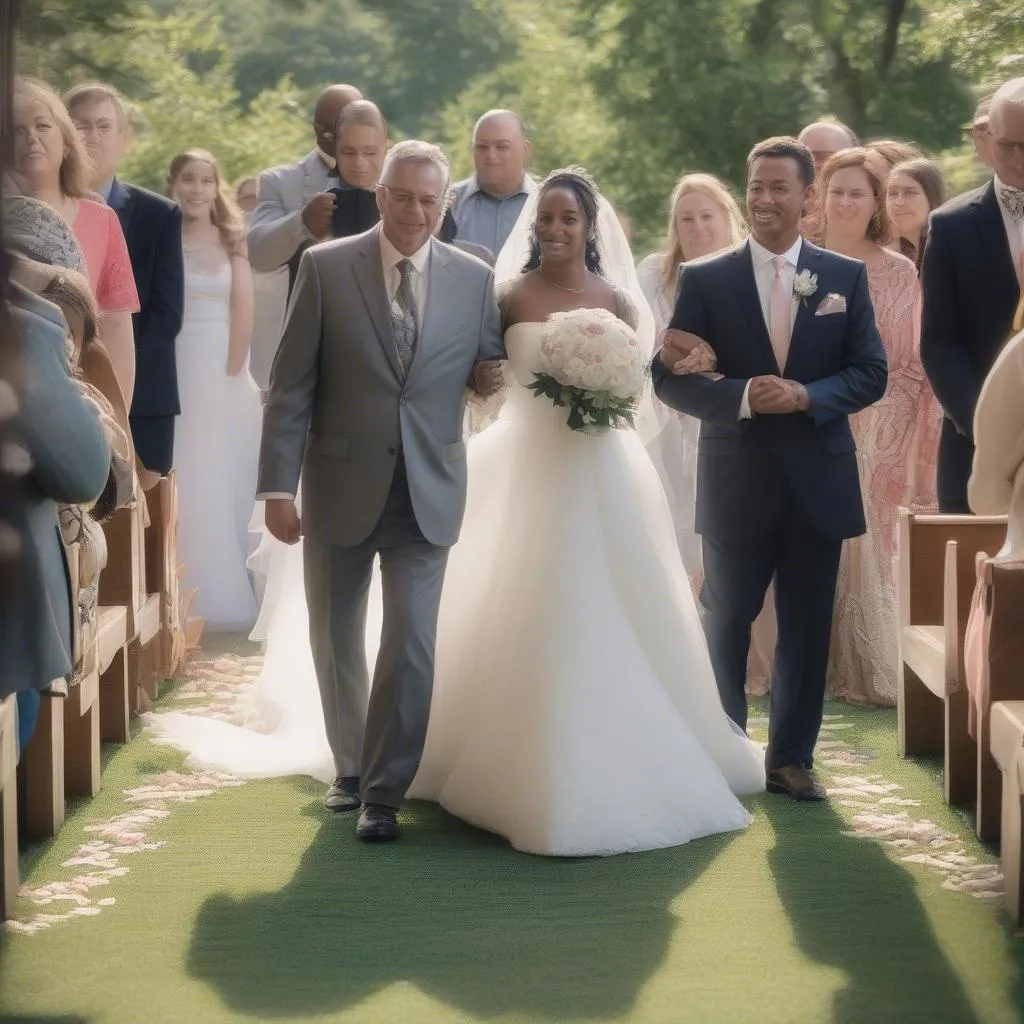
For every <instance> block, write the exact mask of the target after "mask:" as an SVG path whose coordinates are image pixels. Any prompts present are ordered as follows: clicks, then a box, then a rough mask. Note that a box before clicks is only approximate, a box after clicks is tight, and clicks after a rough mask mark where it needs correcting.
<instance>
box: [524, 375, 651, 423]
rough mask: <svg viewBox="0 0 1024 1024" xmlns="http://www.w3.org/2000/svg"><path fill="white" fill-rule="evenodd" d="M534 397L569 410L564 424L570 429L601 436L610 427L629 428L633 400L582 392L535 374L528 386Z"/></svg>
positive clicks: (633, 410)
mask: <svg viewBox="0 0 1024 1024" xmlns="http://www.w3.org/2000/svg"><path fill="white" fill-rule="evenodd" d="M527 386H528V387H529V389H530V390H531V391H532V392H533V393H534V395H535V396H536V397H537V398H547V399H549V400H550V401H551V402H552V403H553V404H554V405H557V406H558V407H559V408H566V409H568V410H569V416H568V418H567V419H566V421H565V422H566V423H567V424H568V425H569V429H570V430H581V431H583V432H584V433H603V432H604V431H606V430H610V429H611V428H612V427H616V428H622V427H632V426H633V417H634V415H635V414H636V398H635V397H632V398H619V396H618V395H613V394H611V392H608V391H584V390H583V388H576V387H572V386H570V385H568V384H562V383H560V382H559V381H557V380H555V378H554V377H551V376H549V375H548V374H546V373H534V375H533V383H532V384H529V385H527Z"/></svg>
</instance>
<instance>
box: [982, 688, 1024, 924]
mask: <svg viewBox="0 0 1024 1024" xmlns="http://www.w3.org/2000/svg"><path fill="white" fill-rule="evenodd" d="M989 726H990V729H989V735H990V736H991V741H992V756H993V757H994V758H995V761H996V764H997V765H998V766H999V768H1000V770H1001V772H1002V790H1003V793H1002V836H1001V840H1000V860H1001V861H1002V869H1003V886H1004V893H1005V896H1004V899H1005V904H1006V909H1007V911H1008V912H1009V914H1010V916H1011V917H1012V918H1013V920H1014V921H1015V922H1016V923H1017V924H1018V925H1020V924H1024V891H1022V889H1021V872H1022V868H1024V858H1022V852H1024V851H1022V847H1021V811H1022V809H1024V701H998V702H996V703H995V704H993V705H992V707H991V709H990V713H989Z"/></svg>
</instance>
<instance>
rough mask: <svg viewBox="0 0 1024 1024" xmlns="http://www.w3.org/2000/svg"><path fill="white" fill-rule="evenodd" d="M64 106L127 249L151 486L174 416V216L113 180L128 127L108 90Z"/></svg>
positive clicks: (139, 435) (75, 97) (133, 417)
mask: <svg viewBox="0 0 1024 1024" xmlns="http://www.w3.org/2000/svg"><path fill="white" fill-rule="evenodd" d="M64 103H65V106H66V107H67V109H68V113H69V114H70V115H71V120H72V121H73V122H74V125H75V127H76V128H77V129H78V132H79V135H80V136H81V138H82V141H83V142H84V143H85V148H86V151H87V153H88V156H89V158H90V160H91V161H92V177H91V187H92V188H93V189H94V191H96V192H97V193H99V194H100V195H101V196H102V197H103V199H104V200H105V201H106V203H107V205H108V206H109V207H110V208H111V209H112V210H113V211H114V212H115V213H116V214H117V218H118V220H119V221H120V224H121V229H122V231H123V232H124V237H125V241H126V243H127V245H128V255H129V257H130V258H131V265H132V275H133V277H134V279H135V287H136V289H137V290H138V294H139V307H140V308H139V311H138V312H137V313H135V315H134V316H133V317H132V326H133V332H134V336H135V389H134V393H133V394H132V395H131V397H130V398H129V408H130V423H131V431H132V441H133V443H134V445H135V451H136V454H137V455H138V457H139V460H140V461H141V462H142V464H143V465H144V466H145V467H146V469H148V470H150V471H151V473H152V474H153V475H154V477H153V479H154V482H155V478H156V477H158V476H164V475H166V474H167V473H168V472H169V471H170V469H171V463H172V460H173V453H174V420H175V417H176V416H177V414H178V412H179V411H180V405H179V402H178V384H177V378H176V375H175V364H174V339H175V338H176V337H177V336H178V332H179V331H180V330H181V317H182V308H183V306H184V302H185V298H184V268H183V265H182V257H181V211H180V210H179V209H178V207H177V206H175V204H174V203H172V202H171V201H170V200H168V199H167V198H166V197H165V196H159V195H157V194H156V193H155V192H150V191H149V190H148V189H144V188H140V187H139V186H138V185H129V184H127V183H125V182H122V181H121V180H119V179H118V177H117V169H118V165H119V163H120V161H121V158H122V156H123V155H124V153H125V150H126V148H127V146H128V142H129V138H130V124H129V120H128V111H127V108H126V107H125V103H124V100H123V99H122V98H121V96H120V95H119V94H118V93H117V91H116V90H115V89H113V88H111V87H110V86H109V85H101V84H92V85H80V86H78V87H77V88H75V89H72V90H71V91H70V92H69V93H67V94H66V95H65V97H64ZM103 336H104V340H105V339H106V335H105V333H104V335H103Z"/></svg>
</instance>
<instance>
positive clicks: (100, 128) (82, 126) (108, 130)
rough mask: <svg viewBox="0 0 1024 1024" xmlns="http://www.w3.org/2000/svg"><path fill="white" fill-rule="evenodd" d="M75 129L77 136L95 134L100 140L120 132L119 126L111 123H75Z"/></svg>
mask: <svg viewBox="0 0 1024 1024" xmlns="http://www.w3.org/2000/svg"><path fill="white" fill-rule="evenodd" d="M75 129H76V130H77V132H78V134H79V135H90V134H92V133H93V132H95V133H96V134H97V135H98V136H99V137H100V138H101V139H105V138H107V137H108V136H110V135H113V134H114V133H115V132H117V131H120V125H118V124H115V123H114V122H113V121H76V122H75Z"/></svg>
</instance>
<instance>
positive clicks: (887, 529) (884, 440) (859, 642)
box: [819, 148, 941, 705]
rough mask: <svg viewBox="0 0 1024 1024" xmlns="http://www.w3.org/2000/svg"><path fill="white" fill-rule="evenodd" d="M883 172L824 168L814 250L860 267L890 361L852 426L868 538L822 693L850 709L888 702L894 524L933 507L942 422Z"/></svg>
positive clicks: (849, 159)
mask: <svg viewBox="0 0 1024 1024" xmlns="http://www.w3.org/2000/svg"><path fill="white" fill-rule="evenodd" d="M887 176H888V168H887V167H886V166H885V163H884V162H883V161H881V160H880V158H879V156H878V155H877V154H875V153H872V152H871V151H870V150H867V149H859V148H858V149H847V150H842V151H841V152H839V153H837V154H835V156H833V157H832V158H831V159H830V160H829V162H828V163H827V164H826V165H825V167H824V168H823V169H822V173H821V187H820V190H819V195H820V196H821V200H820V201H821V203H822V226H823V231H824V237H823V239H822V242H823V244H824V246H825V248H826V249H830V250H832V251H833V252H838V253H842V254H843V255H844V256H851V257H853V258H854V259H858V260H862V261H863V262H864V263H865V265H866V266H867V271H868V288H869V290H870V292H871V301H872V303H873V304H874V307H875V320H876V322H877V324H878V331H879V333H880V334H881V336H882V342H883V344H884V345H885V350H886V355H887V356H888V358H889V384H888V387H887V389H886V393H885V396H884V397H883V398H882V400H881V401H879V402H876V403H875V404H874V405H872V406H869V407H868V408H867V409H864V410H862V411H861V412H859V413H857V414H856V415H854V416H851V417H850V426H851V428H852V429H853V435H854V438H855V440H856V442H857V460H858V463H859V466H860V477H861V490H862V492H863V495H864V506H865V515H866V518H867V532H866V533H865V534H864V536H862V537H857V538H855V539H854V540H851V541H848V542H847V544H846V546H845V548H844V550H843V557H842V562H841V564H840V569H839V584H838V587H837V591H836V611H835V617H834V619H833V626H832V646H831V652H830V659H829V661H830V663H829V681H828V688H829V693H830V694H831V695H832V696H835V697H842V698H844V699H846V700H850V701H855V702H858V703H869V704H886V705H891V704H893V703H895V700H896V657H897V655H896V629H897V615H896V588H895V582H894V572H893V558H894V555H895V537H896V517H897V509H898V508H899V507H900V506H901V505H905V506H908V507H910V508H916V509H934V508H936V507H937V506H936V497H935V462H936V454H937V451H938V441H939V427H940V422H941V413H940V411H939V407H938V403H937V402H936V400H935V396H934V395H933V394H932V391H931V388H930V387H929V386H928V383H927V381H926V379H925V375H924V370H923V368H922V366H921V357H920V352H919V347H918V346H919V335H920V312H919V303H918V287H917V271H916V270H915V268H914V264H913V263H912V262H911V261H910V260H908V259H907V258H906V257H905V256H902V255H900V254H899V253H897V252H893V251H892V250H891V249H887V248H886V247H885V244H886V242H888V241H889V239H890V238H891V237H892V234H893V231H892V226H891V222H890V220H889V215H888V213H887V211H886V205H885V200H886V186H885V182H886V178H887Z"/></svg>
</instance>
